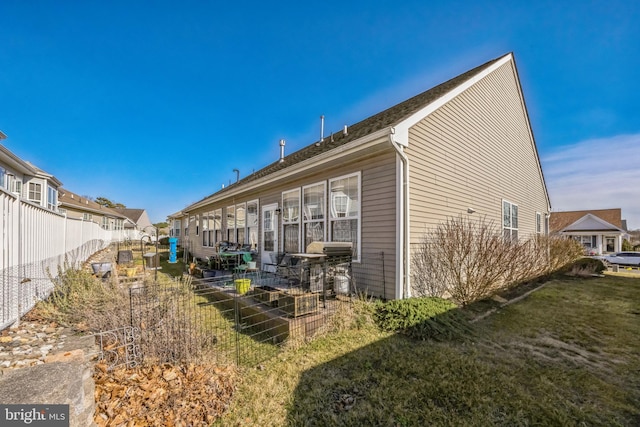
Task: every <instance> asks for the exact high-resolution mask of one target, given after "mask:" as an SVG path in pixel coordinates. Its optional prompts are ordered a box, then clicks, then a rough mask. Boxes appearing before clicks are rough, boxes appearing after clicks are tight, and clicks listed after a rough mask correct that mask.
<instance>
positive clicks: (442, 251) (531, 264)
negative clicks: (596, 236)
mask: <svg viewBox="0 0 640 427" xmlns="http://www.w3.org/2000/svg"><path fill="white" fill-rule="evenodd" d="M575 243H576V242H574V241H570V240H566V239H559V238H549V237H536V238H534V239H529V240H526V241H517V242H514V241H509V240H506V239H504V238H503V236H502V233H500V232H499V230H498V229H497V228H496V227H495V226H494V224H493V223H492V222H488V221H487V220H486V219H485V218H482V219H480V220H477V221H474V220H471V219H468V218H467V219H465V218H462V217H458V218H450V219H449V220H447V221H446V222H445V223H443V224H441V225H439V226H438V227H437V228H436V229H434V230H432V231H430V232H428V233H426V234H425V236H424V238H423V241H422V242H421V244H420V245H418V247H416V248H415V249H414V253H413V255H412V260H411V261H412V283H413V286H412V287H413V291H414V294H416V295H418V296H450V297H452V298H453V299H454V300H456V301H457V302H458V303H460V304H463V305H466V304H469V303H470V302H473V301H476V300H478V299H482V298H485V297H487V296H489V295H492V294H494V293H495V292H496V291H498V290H499V289H502V288H504V287H506V286H510V285H512V284H514V283H520V282H523V281H526V280H531V279H532V278H535V277H538V276H542V275H545V274H549V273H550V272H552V271H555V270H557V269H558V268H559V267H562V266H564V265H566V264H568V263H570V262H571V261H574V260H575V259H576V258H577V257H579V256H580V254H581V251H582V249H581V248H576V245H575ZM578 246H579V245H578ZM576 249H578V251H576ZM576 254H578V255H577V256H576Z"/></svg>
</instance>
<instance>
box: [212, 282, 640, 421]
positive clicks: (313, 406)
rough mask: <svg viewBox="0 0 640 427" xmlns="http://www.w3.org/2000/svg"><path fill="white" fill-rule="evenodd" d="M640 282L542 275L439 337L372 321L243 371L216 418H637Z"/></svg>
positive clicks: (639, 412)
mask: <svg viewBox="0 0 640 427" xmlns="http://www.w3.org/2000/svg"><path fill="white" fill-rule="evenodd" d="M639 331H640V279H638V278H629V277H621V276H611V275H609V276H606V277H604V278H592V279H572V278H567V279H561V280H554V281H551V282H548V283H547V284H546V286H545V287H544V288H542V289H540V290H538V291H537V292H534V293H533V294H531V295H530V296H528V297H527V298H525V299H524V300H522V301H520V302H518V303H515V304H512V305H509V306H507V307H504V308H502V309H500V310H498V311H497V312H496V313H494V314H492V315H491V316H489V317H487V318H485V319H483V320H481V321H479V322H476V323H474V324H473V325H472V327H471V332H470V333H469V334H468V335H467V336H465V337H462V338H459V339H457V340H455V341H448V342H434V341H413V340H410V339H408V338H406V337H404V336H400V335H397V334H390V333H383V332H380V331H378V330H377V329H376V328H375V327H374V326H372V325H371V324H364V325H362V326H361V328H360V329H350V330H346V331H343V332H340V333H333V334H330V335H325V336H323V337H321V338H319V339H316V340H315V341H313V342H312V343H311V344H309V345H307V346H303V347H302V348H300V349H298V350H293V349H291V350H287V351H284V352H282V353H280V354H279V355H278V356H277V357H275V358H273V359H271V360H270V361H269V362H266V363H264V364H263V365H260V366H259V367H258V368H255V369H248V370H246V371H245V375H244V379H243V382H242V384H241V385H240V387H239V390H238V391H237V393H236V396H235V398H234V403H233V404H232V406H231V408H230V410H229V412H228V414H227V415H226V416H225V417H224V418H223V419H222V420H221V421H220V422H219V425H224V426H227V425H260V426H269V425H271V426H284V425H296V426H297V425H309V426H314V425H315V426H328V425H336V426H363V425H376V426H377V425H380V426H422V425H436V426H439V425H452V426H458V425H477V426H487V425H510V426H511V425H544V426H548V425H563V426H564V425H607V426H609V425H640V403H639V402H640V340H639V339H638V333H639Z"/></svg>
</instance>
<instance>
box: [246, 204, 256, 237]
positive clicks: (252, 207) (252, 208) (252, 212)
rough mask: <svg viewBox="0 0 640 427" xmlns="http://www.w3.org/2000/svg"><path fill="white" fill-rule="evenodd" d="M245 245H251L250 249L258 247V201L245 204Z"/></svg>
mask: <svg viewBox="0 0 640 427" xmlns="http://www.w3.org/2000/svg"><path fill="white" fill-rule="evenodd" d="M247 234H248V240H247V243H249V244H250V245H251V249H256V248H257V247H258V201H257V200H252V201H250V202H247Z"/></svg>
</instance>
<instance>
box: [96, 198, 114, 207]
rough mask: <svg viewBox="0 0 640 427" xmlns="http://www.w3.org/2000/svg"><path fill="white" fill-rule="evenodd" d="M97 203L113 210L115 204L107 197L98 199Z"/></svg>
mask: <svg viewBox="0 0 640 427" xmlns="http://www.w3.org/2000/svg"><path fill="white" fill-rule="evenodd" d="M95 202H96V203H97V204H99V205H100V206H104V207H105V208H113V207H114V204H113V202H112V201H111V200H109V199H107V198H106V197H96V200H95Z"/></svg>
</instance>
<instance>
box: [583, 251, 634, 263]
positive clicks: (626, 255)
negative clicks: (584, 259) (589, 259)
mask: <svg viewBox="0 0 640 427" xmlns="http://www.w3.org/2000/svg"><path fill="white" fill-rule="evenodd" d="M593 258H596V259H600V260H602V261H606V262H608V263H610V264H620V265H640V252H616V253H614V254H609V255H603V256H596V257H593Z"/></svg>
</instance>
